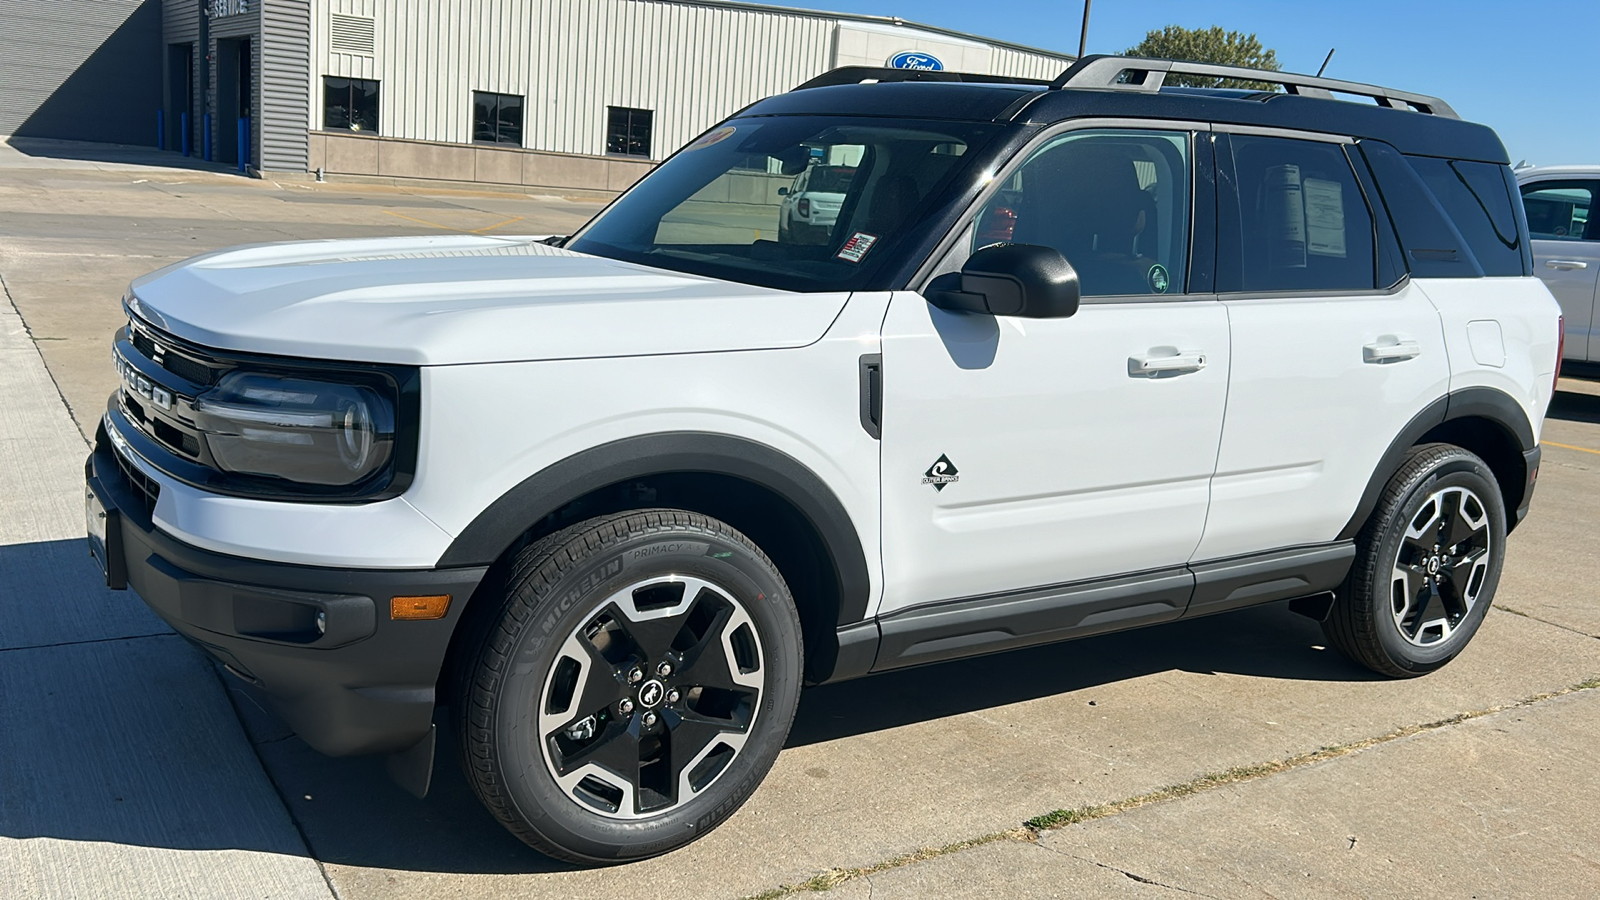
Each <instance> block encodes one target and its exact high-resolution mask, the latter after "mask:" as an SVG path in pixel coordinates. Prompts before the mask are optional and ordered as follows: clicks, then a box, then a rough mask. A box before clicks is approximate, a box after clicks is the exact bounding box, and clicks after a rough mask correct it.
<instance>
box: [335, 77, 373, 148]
mask: <svg viewBox="0 0 1600 900" xmlns="http://www.w3.org/2000/svg"><path fill="white" fill-rule="evenodd" d="M322 127H323V128H325V129H327V130H329V131H369V132H371V133H373V134H377V133H378V83H377V82H376V81H367V80H365V79H361V78H335V77H333V76H332V75H327V76H324V77H323V79H322Z"/></svg>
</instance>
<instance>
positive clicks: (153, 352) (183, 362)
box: [130, 325, 222, 387]
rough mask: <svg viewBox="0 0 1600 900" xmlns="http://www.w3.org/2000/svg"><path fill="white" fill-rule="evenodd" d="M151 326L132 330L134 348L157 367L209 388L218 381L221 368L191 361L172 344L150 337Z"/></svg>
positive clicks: (194, 360) (141, 326)
mask: <svg viewBox="0 0 1600 900" xmlns="http://www.w3.org/2000/svg"><path fill="white" fill-rule="evenodd" d="M149 327H150V326H148V325H139V326H136V327H135V328H133V329H130V331H131V334H132V338H133V347H134V349H135V350H138V351H139V352H140V353H143V354H144V355H145V356H147V357H149V358H150V359H152V360H154V361H155V363H156V365H158V366H160V367H161V368H163V369H166V370H167V371H168V372H171V373H172V374H174V375H176V376H178V377H179V378H182V379H183V380H184V381H188V382H191V383H193V384H197V385H200V386H201V387H209V386H211V385H212V384H214V383H215V382H216V380H217V376H218V375H219V374H220V373H221V371H222V368H221V367H220V366H210V365H207V364H205V363H203V362H201V361H199V360H197V359H191V358H190V357H189V356H187V355H185V354H184V353H182V352H180V351H178V350H175V349H174V348H173V347H172V345H171V344H168V343H161V342H158V341H157V340H156V339H155V338H153V337H151V336H150V333H149V331H148V330H147V329H148V328H149Z"/></svg>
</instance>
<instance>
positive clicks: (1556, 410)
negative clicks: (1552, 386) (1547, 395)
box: [1549, 390, 1600, 423]
mask: <svg viewBox="0 0 1600 900" xmlns="http://www.w3.org/2000/svg"><path fill="white" fill-rule="evenodd" d="M1549 416H1550V418H1552V419H1564V420H1566V421H1568V422H1591V423H1600V396H1596V395H1594V394H1580V393H1578V392H1577V391H1560V390H1558V391H1556V395H1555V397H1554V398H1553V399H1551V401H1550V412H1549Z"/></svg>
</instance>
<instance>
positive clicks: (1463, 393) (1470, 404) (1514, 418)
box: [1337, 387, 1538, 541]
mask: <svg viewBox="0 0 1600 900" xmlns="http://www.w3.org/2000/svg"><path fill="white" fill-rule="evenodd" d="M1466 418H1479V419H1486V420H1488V421H1490V422H1493V423H1495V424H1496V425H1499V426H1500V427H1501V428H1504V429H1505V430H1506V432H1507V433H1508V434H1509V435H1510V436H1511V437H1512V438H1513V439H1515V440H1516V442H1517V444H1518V446H1519V448H1520V449H1521V451H1522V452H1523V454H1525V455H1526V454H1527V453H1529V452H1530V451H1533V450H1534V449H1535V448H1536V447H1537V446H1538V444H1537V442H1536V441H1535V440H1534V437H1533V424H1532V423H1531V422H1529V421H1528V414H1527V413H1526V412H1524V411H1523V409H1522V405H1521V404H1519V403H1518V402H1517V401H1516V399H1515V398H1514V397H1512V396H1511V395H1510V394H1507V393H1506V392H1505V391H1501V390H1497V389H1495V388H1490V387H1469V388H1462V389H1461V390H1459V391H1451V392H1450V393H1449V394H1447V395H1445V396H1443V397H1440V398H1439V399H1437V400H1435V401H1433V402H1432V403H1430V404H1428V406H1427V407H1426V408H1425V409H1423V410H1422V411H1421V412H1419V413H1417V414H1416V416H1414V417H1413V418H1412V419H1411V421H1410V422H1408V423H1406V427H1405V428H1403V429H1401V430H1400V434H1399V435H1397V436H1396V437H1395V439H1394V441H1393V442H1391V443H1390V444H1389V449H1387V450H1385V451H1384V453H1383V456H1382V458H1381V459H1380V460H1379V461H1378V466H1377V468H1376V469H1374V470H1373V473H1372V478H1371V480H1369V481H1368V482H1367V487H1366V490H1364V491H1362V493H1361V502H1360V503H1358V504H1357V505H1356V511H1355V513H1354V514H1353V515H1352V516H1351V517H1350V521H1349V522H1347V523H1346V524H1345V526H1344V528H1343V529H1342V530H1341V531H1340V532H1339V536H1338V538H1337V540H1341V541H1345V540H1350V539H1352V538H1354V537H1355V536H1356V534H1357V533H1359V532H1360V531H1361V526H1362V525H1363V524H1365V523H1366V521H1367V517H1368V516H1370V515H1372V510H1373V509H1374V508H1376V507H1377V505H1378V496H1379V495H1380V494H1382V493H1383V487H1384V485H1386V484H1388V483H1389V479H1390V478H1393V477H1394V473H1395V472H1397V471H1399V470H1400V466H1401V464H1402V463H1404V462H1405V458H1406V453H1407V452H1408V451H1409V450H1410V449H1411V448H1412V447H1414V446H1416V444H1417V442H1418V441H1420V440H1421V439H1422V437H1423V435H1426V434H1427V433H1428V432H1430V431H1432V430H1433V429H1435V428H1437V427H1439V426H1440V425H1443V424H1444V423H1446V422H1449V421H1452V420H1455V419H1466ZM1501 487H1502V488H1503V489H1510V490H1516V491H1518V492H1519V494H1518V495H1517V496H1518V500H1519V502H1517V503H1512V504H1508V506H1509V507H1510V508H1511V509H1518V508H1521V507H1522V504H1521V502H1520V498H1521V496H1522V495H1523V494H1525V493H1526V488H1525V486H1524V485H1520V484H1519V485H1502V486H1501ZM1509 511H1510V510H1508V512H1509Z"/></svg>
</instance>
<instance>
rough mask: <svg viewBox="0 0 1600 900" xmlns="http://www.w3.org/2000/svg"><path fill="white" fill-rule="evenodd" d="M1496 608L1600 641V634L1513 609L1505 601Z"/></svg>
mask: <svg viewBox="0 0 1600 900" xmlns="http://www.w3.org/2000/svg"><path fill="white" fill-rule="evenodd" d="M1494 608H1495V609H1498V610H1500V611H1501V612H1508V613H1510V614H1512V615H1513V616H1521V617H1523V618H1524V619H1532V620H1533V621H1535V622H1538V623H1540V624H1543V625H1549V626H1550V627H1551V628H1559V629H1561V630H1562V631H1569V632H1571V633H1573V634H1576V635H1580V636H1582V637H1586V638H1594V639H1595V640H1597V641H1600V634H1590V633H1589V632H1587V631H1583V630H1581V629H1578V628H1573V627H1572V626H1571V625H1563V624H1561V623H1560V622H1552V621H1550V620H1549V619H1541V618H1539V617H1538V616H1536V615H1534V614H1532V613H1525V612H1523V611H1522V610H1520V609H1512V608H1511V607H1509V606H1506V605H1505V604H1504V603H1496V604H1495V605H1494Z"/></svg>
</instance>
